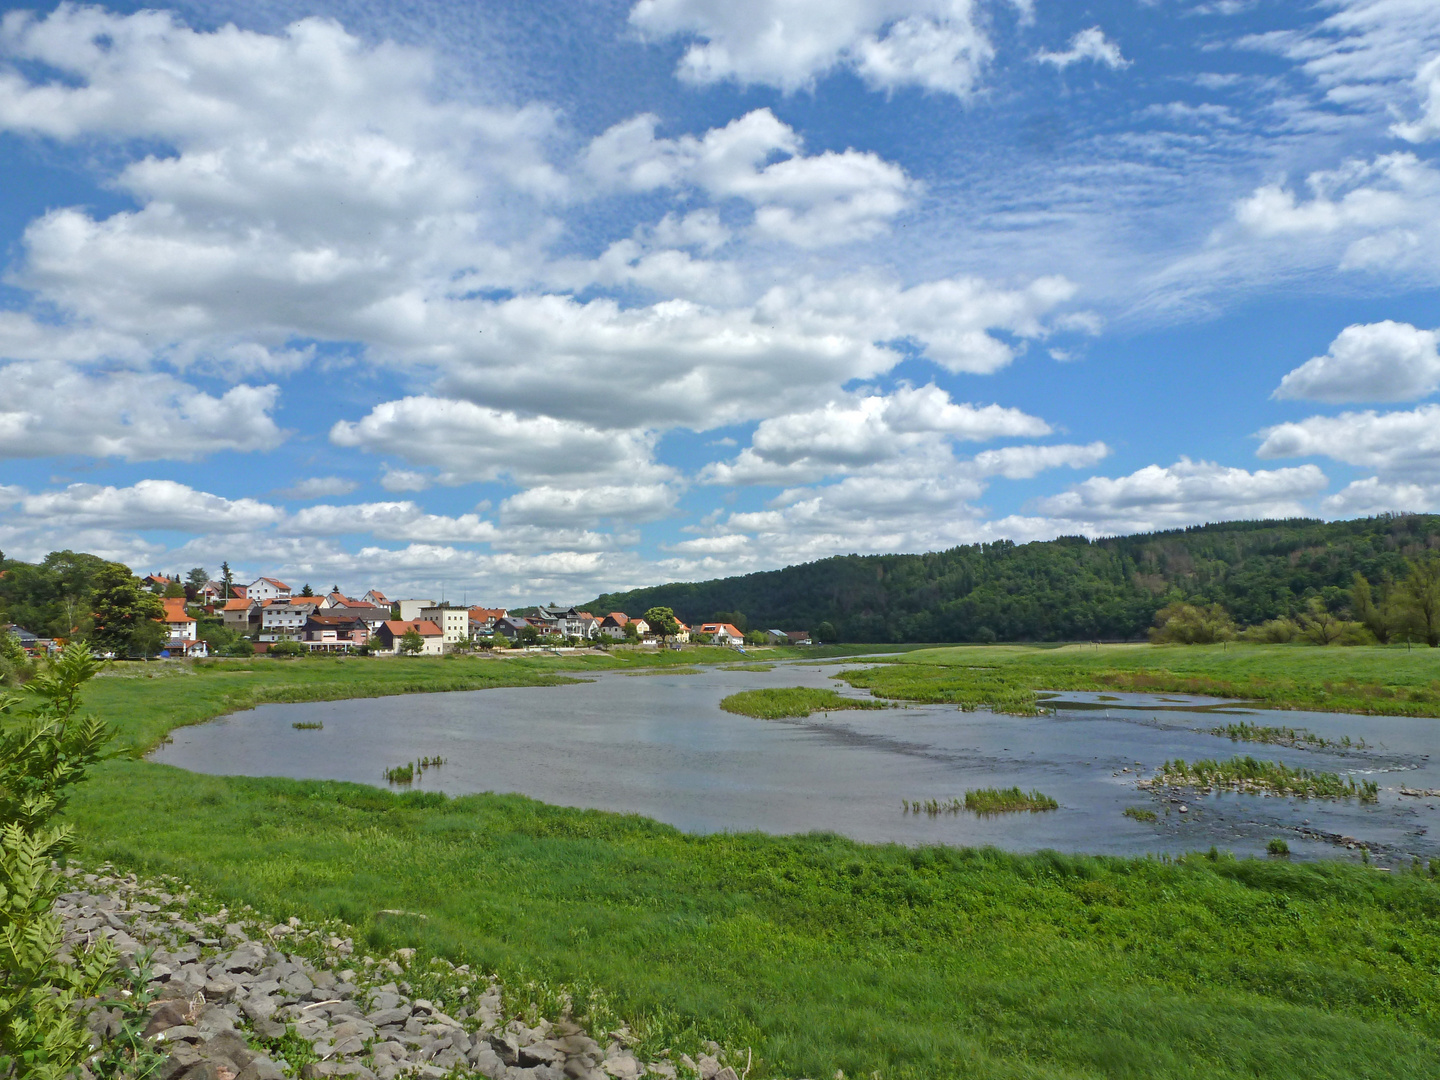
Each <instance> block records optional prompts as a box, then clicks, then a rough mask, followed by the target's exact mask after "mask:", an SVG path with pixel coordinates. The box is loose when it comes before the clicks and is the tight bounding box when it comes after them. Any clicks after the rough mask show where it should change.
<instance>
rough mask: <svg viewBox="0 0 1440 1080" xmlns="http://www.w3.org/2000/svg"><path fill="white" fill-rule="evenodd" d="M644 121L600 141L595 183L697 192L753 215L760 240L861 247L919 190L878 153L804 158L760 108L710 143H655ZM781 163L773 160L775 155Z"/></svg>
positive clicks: (593, 155) (593, 163) (590, 167)
mask: <svg viewBox="0 0 1440 1080" xmlns="http://www.w3.org/2000/svg"><path fill="white" fill-rule="evenodd" d="M658 123H659V120H658V118H657V117H656V116H654V115H653V114H649V113H647V114H644V115H641V116H636V117H633V118H631V119H629V120H625V121H622V122H621V123H619V124H616V125H615V126H613V127H611V128H610V129H609V130H608V131H606V132H604V133H603V134H602V135H600V136H598V137H597V138H596V139H595V140H594V141H593V142H592V143H591V144H590V146H589V147H588V148H587V150H586V152H585V167H586V169H587V171H588V172H589V173H590V174H591V175H592V176H594V177H595V178H596V179H597V180H599V181H601V182H602V183H605V184H607V185H610V186H612V187H617V188H624V189H628V190H631V191H650V190H654V189H656V188H679V187H691V186H693V187H695V188H698V189H700V190H703V191H704V192H706V193H707V194H709V195H710V196H711V197H713V198H717V199H743V200H745V201H746V202H748V203H750V204H751V205H752V206H753V207H754V208H755V222H754V231H755V232H756V233H757V234H759V235H760V236H765V237H774V238H776V239H780V240H784V241H786V242H788V243H792V244H795V245H797V246H799V247H822V246H826V245H830V244H839V243H846V242H849V241H852V240H863V239H867V238H869V237H872V236H874V235H876V234H877V233H879V232H880V231H881V230H883V229H884V228H885V227H886V225H887V224H888V223H889V221H890V220H891V219H892V218H894V217H895V215H897V214H899V213H900V212H901V211H902V210H904V209H905V208H906V207H907V206H909V205H910V203H911V201H912V199H913V197H914V195H915V194H916V193H918V191H919V185H918V184H916V183H915V182H914V181H912V180H911V179H910V178H909V177H907V176H906V175H905V171H904V170H903V169H901V168H900V167H899V166H898V165H894V164H891V163H890V162H887V161H885V160H884V159H883V158H881V157H880V156H879V155H877V154H873V153H868V152H861V151H858V150H845V151H843V152H840V153H836V152H835V151H832V150H827V151H825V152H823V153H820V154H816V155H813V156H809V157H807V156H804V155H803V153H802V141H801V139H800V136H799V135H798V134H797V133H796V132H795V130H794V129H793V128H791V127H790V126H789V125H788V124H785V123H783V122H781V121H780V120H779V119H778V118H777V117H776V116H775V114H774V113H772V112H771V111H770V110H769V109H757V110H755V111H753V112H750V113H746V114H745V115H744V116H742V117H740V118H738V119H736V120H732V121H731V122H730V123H729V124H727V125H726V126H725V127H723V128H713V129H711V130H710V131H708V132H706V133H705V135H704V136H702V137H700V138H696V137H695V136H693V135H682V136H680V137H679V138H677V139H665V138H657V137H656V134H655V128H656V125H657V124H658ZM777 154H778V155H783V156H782V157H781V159H780V160H778V161H777V160H773V159H774V158H775V156H776V155H777Z"/></svg>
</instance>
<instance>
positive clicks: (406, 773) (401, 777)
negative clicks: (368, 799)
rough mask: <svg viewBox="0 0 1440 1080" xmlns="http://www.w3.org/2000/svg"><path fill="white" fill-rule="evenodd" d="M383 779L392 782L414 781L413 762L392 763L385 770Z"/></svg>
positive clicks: (408, 782) (406, 782) (404, 782)
mask: <svg viewBox="0 0 1440 1080" xmlns="http://www.w3.org/2000/svg"><path fill="white" fill-rule="evenodd" d="M385 779H386V780H388V781H390V783H392V784H412V783H414V782H415V763H414V762H413V761H407V762H406V763H405V764H404V765H394V766H391V767H390V768H388V769H386V770H385Z"/></svg>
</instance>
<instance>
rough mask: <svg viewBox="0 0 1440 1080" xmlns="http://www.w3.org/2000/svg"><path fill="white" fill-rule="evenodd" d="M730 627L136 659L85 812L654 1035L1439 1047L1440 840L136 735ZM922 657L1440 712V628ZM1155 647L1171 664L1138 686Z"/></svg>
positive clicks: (793, 1049)
mask: <svg viewBox="0 0 1440 1080" xmlns="http://www.w3.org/2000/svg"><path fill="white" fill-rule="evenodd" d="M856 651H859V650H856ZM866 651H868V650H866ZM716 652H717V653H719V654H723V655H717V656H715V657H713V658H712V657H709V656H708V655H705V654H702V653H701V651H700V650H687V651H685V652H678V653H673V654H671V653H661V654H654V653H650V654H640V653H637V654H635V656H634V657H633V658H627V657H624V655H623V654H621V655H608V656H602V655H600V654H596V655H595V656H594V657H563V658H562V657H550V656H540V655H536V654H527V655H526V656H524V657H515V658H506V659H505V660H491V659H468V658H465V659H456V660H448V659H443V660H442V659H433V660H431V659H413V660H390V661H365V660H359V659H354V660H348V659H336V658H327V659H317V660H306V661H297V662H277V661H273V660H255V661H249V662H243V663H236V664H233V665H229V664H216V665H213V666H201V667H198V668H196V669H191V670H188V672H187V673H184V674H180V673H178V671H179V670H180V669H178V668H177V669H169V668H166V669H161V668H160V665H151V666H150V667H151V668H152V669H153V670H152V672H151V673H153V674H155V677H154V678H146V677H144V674H145V672H144V669H143V666H141V665H134V666H133V668H131V670H138V671H140V672H141V674H140V676H139V677H136V676H134V675H132V674H130V673H129V671H123V672H120V673H117V674H112V675H110V676H107V677H105V678H102V679H99V680H97V681H96V682H95V683H94V684H92V686H91V687H90V688H89V693H88V694H87V705H88V706H89V707H91V708H93V709H95V711H97V712H100V713H101V714H102V715H103V716H104V717H105V718H106V719H107V720H109V721H110V722H111V723H113V724H115V725H116V727H117V730H118V733H119V734H118V738H117V743H116V745H117V748H118V749H120V750H121V751H122V756H120V757H117V758H115V759H113V760H110V761H107V762H105V763H104V764H102V765H101V766H100V767H99V768H97V770H96V771H95V774H94V777H93V780H92V781H91V782H90V783H88V784H86V785H83V786H82V787H81V789H80V790H79V791H78V793H77V796H76V798H75V800H74V802H73V804H72V807H71V810H70V813H69V817H70V819H71V820H72V821H73V822H74V823H75V825H76V826H77V827H78V829H79V832H80V837H81V845H82V854H83V856H84V857H85V858H87V859H101V858H108V859H111V860H113V861H115V862H116V863H117V864H118V865H120V866H123V867H125V868H127V869H132V870H135V871H139V872H142V873H143V872H151V873H155V872H164V873H174V874H176V875H178V876H181V877H183V878H184V879H185V880H187V881H190V882H192V883H193V884H194V885H195V886H196V887H197V888H199V889H201V890H203V891H206V892H208V893H210V894H211V895H213V896H215V897H216V898H218V899H221V900H223V901H226V902H228V903H231V904H234V903H249V904H252V905H254V906H255V907H256V908H258V909H260V910H261V911H262V912H264V913H266V914H267V915H269V916H271V917H273V918H275V919H277V920H279V919H281V918H284V917H286V916H288V915H290V914H298V915H302V916H305V917H307V918H309V917H317V918H318V917H338V918H341V919H344V920H345V921H347V922H349V923H351V924H352V925H353V926H355V927H356V929H357V932H358V933H359V935H360V936H361V938H362V939H364V940H365V941H366V942H367V943H368V945H369V946H370V947H372V948H376V949H383V948H390V947H398V946H414V947H418V948H419V949H420V950H421V951H422V955H423V954H424V953H430V954H434V955H443V956H446V957H449V958H451V959H453V960H454V961H455V962H457V963H458V962H462V961H466V962H470V963H472V964H478V965H481V966H483V967H485V968H488V969H492V970H495V971H497V972H499V973H500V974H501V975H502V976H503V977H505V978H506V979H507V980H509V981H511V982H513V983H515V984H516V985H519V984H521V983H523V982H525V981H527V980H540V981H543V982H544V983H546V984H548V985H549V986H550V987H551V988H552V989H553V988H554V987H557V986H559V985H562V984H563V985H566V986H570V987H574V988H575V989H576V990H577V995H576V1000H580V1001H586V1000H591V995H590V991H591V990H592V989H594V988H599V989H600V990H602V991H603V995H604V1000H605V1001H606V1002H607V1009H609V1010H613V1014H612V1013H611V1012H607V1013H606V1017H609V1016H611V1015H618V1016H621V1017H624V1018H625V1019H626V1020H628V1021H629V1022H631V1023H632V1024H633V1025H635V1027H636V1029H637V1031H638V1032H639V1033H640V1034H641V1035H643V1036H644V1037H645V1039H646V1041H647V1043H648V1044H649V1045H651V1046H653V1047H656V1048H658V1047H659V1046H674V1047H677V1048H684V1047H686V1046H693V1045H694V1042H695V1041H696V1040H698V1039H701V1038H716V1039H718V1040H720V1041H722V1042H723V1043H725V1044H726V1045H727V1046H729V1047H731V1048H735V1049H739V1050H740V1051H742V1053H743V1051H744V1050H745V1049H746V1048H750V1049H751V1050H753V1052H754V1054H755V1056H756V1066H755V1068H754V1069H753V1070H752V1072H751V1074H750V1075H751V1077H752V1078H761V1077H801V1076H808V1077H824V1078H827V1080H828V1078H829V1077H832V1076H834V1075H835V1074H836V1071H837V1070H843V1072H844V1075H845V1076H847V1077H868V1076H872V1075H879V1076H880V1077H883V1078H886V1080H908V1078H916V1080H919V1078H932V1077H933V1078H945V1077H977V1078H992V1077H993V1078H1005V1080H1011V1078H1015V1080H1020V1078H1026V1080H1051V1078H1054V1080H1062V1078H1063V1080H1080V1078H1086V1080H1089V1078H1101V1077H1106V1078H1109V1077H1126V1078H1128V1077H1135V1078H1140V1077H1145V1078H1151V1077H1176V1078H1181V1077H1183V1078H1195V1080H1200V1078H1206V1080H1209V1078H1227V1077H1236V1078H1239V1077H1247V1078H1248V1077H1302V1076H1303V1077H1305V1078H1307V1080H1320V1078H1331V1077H1333V1078H1337V1080H1338V1078H1341V1077H1345V1078H1349V1077H1356V1076H1364V1077H1417V1076H1425V1075H1433V1073H1434V1071H1435V1062H1436V1061H1437V1060H1440V933H1437V931H1436V929H1435V927H1436V926H1437V919H1440V882H1437V881H1436V879H1435V877H1434V875H1433V873H1432V869H1431V868H1420V867H1417V868H1412V869H1409V870H1403V871H1399V872H1394V873H1383V872H1380V871H1377V870H1375V869H1372V868H1368V867H1365V866H1357V865H1342V864H1339V863H1301V864H1291V863H1289V862H1287V861H1284V860H1254V859H1247V860H1235V859H1232V858H1229V857H1227V856H1225V855H1224V854H1223V853H1219V854H1216V855H1214V856H1213V857H1210V856H1205V855H1195V856H1190V857H1187V858H1185V859H1181V860H1174V861H1170V860H1161V859H1116V858H1105V857H1088V856H1064V855H1056V854H1053V853H1041V854H1037V855H1011V854H1006V853H1003V852H998V851H994V850H964V849H952V848H938V847H934V848H919V849H907V848H904V847H900V846H894V845H889V846H874V845H863V844H858V843H854V842H851V841H849V840H845V839H843V838H839V837H836V836H832V835H825V834H813V835H808V836H797V837H772V836H765V835H759V834H744V835H713V836H689V835H685V834H682V833H680V832H677V831H676V830H674V829H672V828H670V827H668V826H664V825H661V824H658V823H656V822H653V821H650V820H647V819H643V818H639V817H630V816H624V815H616V814H607V813H601V812H595V811H583V810H574V809H567V808H562V807H552V806H547V805H544V804H541V803H538V802H535V801H533V800H530V799H526V798H523V797H519V796H492V795H477V796H469V797H465V798H456V799H447V798H445V797H443V796H440V795H437V794H434V793H421V792H416V793H408V794H395V793H391V792H388V791H382V790H379V789H377V788H371V787H366V786H360V785H348V784H340V783H334V782H323V781H313V782H307V781H290V780H281V779H253V778H243V777H212V776H199V775H194V774H190V773H186V772H183V771H181V770H177V769H174V768H170V767H166V766H161V765H156V764H152V763H148V762H144V761H140V760H135V759H134V757H133V755H134V754H135V753H136V752H137V751H139V750H142V749H144V748H146V747H149V746H152V745H154V743H155V742H156V741H157V740H158V739H159V738H161V737H163V734H164V732H165V731H166V730H169V729H170V728H172V727H174V726H177V725H180V724H185V723H194V722H198V721H200V720H203V719H206V718H207V717H209V716H213V715H217V714H219V713H221V712H225V711H230V710H233V709H238V708H245V707H248V706H249V705H251V704H255V703H259V702H268V701H307V700H320V699H326V698H339V697H356V696H372V695H380V694H391V693H407V692H413V691H415V690H457V689H471V688H483V687H484V686H498V685H539V684H544V683H547V682H558V681H564V680H568V679H571V678H575V677H583V676H584V672H585V671H586V670H600V669H627V668H630V667H632V666H633V667H635V668H637V669H638V668H641V667H649V666H655V665H659V664H670V663H674V664H677V665H680V664H684V665H690V664H694V663H697V662H701V663H703V662H708V661H712V660H713V661H721V660H724V661H731V662H733V660H734V654H733V653H731V652H726V651H724V650H716ZM776 653H779V655H781V656H784V655H785V653H783V652H781V651H780V650H776V652H774V653H768V654H765V659H767V660H769V659H773V658H775V656H776ZM800 654H801V655H804V656H806V657H811V658H813V657H814V655H815V654H814V653H813V652H812V651H809V650H802V651H800ZM896 659H897V661H898V662H894V663H885V664H882V665H879V666H877V667H874V668H870V669H867V670H866V671H865V672H863V673H861V675H863V676H864V677H866V678H882V677H883V678H887V679H891V680H892V681H891V682H888V683H885V684H884V692H885V696H891V697H897V698H898V697H901V696H906V695H902V694H899V693H896V691H898V690H901V689H903V690H906V691H908V692H909V693H912V694H914V696H915V697H916V698H917V699H918V700H947V701H953V700H957V698H956V697H955V696H949V697H941V696H927V695H940V694H949V695H956V694H967V693H973V694H976V695H978V696H977V697H975V698H973V699H964V698H961V699H959V700H961V701H962V702H963V701H964V700H975V701H976V702H977V703H978V702H979V701H980V700H981V699H983V697H984V695H986V694H994V693H996V692H997V690H998V689H1005V688H1009V690H1010V691H1013V692H1015V694H1016V697H1015V700H1016V701H1017V702H1019V703H1021V704H1023V703H1024V700H1025V699H1023V698H1022V697H1021V696H1020V692H1021V691H1023V692H1024V693H1029V694H1031V695H1032V696H1031V698H1030V700H1031V701H1032V702H1033V691H1034V690H1036V689H1044V688H1051V689H1056V688H1060V689H1063V688H1067V684H1066V683H1065V682H1063V681H1059V680H1063V679H1070V680H1072V682H1071V683H1069V684H1068V686H1073V687H1075V688H1082V687H1081V685H1080V684H1083V688H1090V689H1105V688H1111V689H1131V688H1149V689H1169V690H1181V689H1186V690H1192V691H1199V692H1208V693H1217V692H1223V693H1227V694H1230V693H1235V691H1236V690H1238V689H1240V688H1242V687H1243V688H1244V689H1245V690H1246V692H1244V693H1235V696H1239V697H1258V696H1259V695H1258V694H1257V691H1259V690H1264V689H1266V688H1272V689H1274V690H1275V694H1276V696H1275V697H1274V698H1263V697H1262V698H1260V699H1261V700H1275V701H1277V703H1278V702H1279V701H1299V700H1301V699H1304V701H1305V705H1304V707H1315V705H1314V704H1313V702H1312V701H1311V700H1310V699H1311V698H1316V697H1318V695H1319V693H1320V692H1322V691H1323V692H1324V693H1325V694H1326V695H1327V697H1326V698H1321V699H1319V700H1322V701H1329V700H1347V701H1348V700H1356V701H1365V702H1370V703H1374V704H1379V705H1389V706H1393V707H1394V708H1395V711H1401V710H1402V709H1403V710H1404V711H1412V710H1413V711H1425V710H1427V709H1428V714H1430V715H1434V714H1435V713H1436V712H1437V711H1440V703H1436V699H1435V698H1434V697H1433V696H1432V697H1429V698H1423V697H1422V696H1417V695H1434V694H1435V689H1436V679H1437V676H1440V651H1435V650H1424V651H1421V650H1417V651H1416V652H1415V653H1414V654H1406V653H1405V652H1403V651H1398V650H1381V649H1369V650H1367V649H1344V650H1341V649H1318V648H1309V649H1306V648H1286V647H1276V648H1264V647H1248V648H1246V649H1244V650H1240V649H1235V648H1233V647H1232V649H1230V650H1229V651H1228V652H1225V651H1222V650H1219V649H1216V650H1214V651H1213V652H1212V651H1210V650H1208V649H1205V648H1194V649H1169V648H1152V647H1143V648H1136V649H1127V648H1108V649H1107V648H1102V649H1100V650H1094V649H1089V650H1086V649H1081V648H1065V649H1020V648H1013V649H1008V650H1007V649H1002V648H954V649H935V650H925V651H922V652H918V653H907V654H905V655H904V656H901V657H898V658H896ZM161 670H164V671H165V672H166V673H165V674H160V673H158V672H159V671H161ZM172 670H174V671H176V672H177V673H170V672H171V671H172ZM861 675H851V676H850V678H851V679H852V680H858V679H860V678H861ZM1125 678H1129V679H1132V680H1136V681H1137V683H1138V682H1140V681H1145V680H1148V681H1149V682H1151V683H1162V684H1164V685H1152V686H1140V685H1117V682H1120V681H1123V680H1124V679H1125ZM967 680H968V682H967ZM1196 680H1200V681H1203V682H1204V687H1205V688H1204V689H1201V687H1200V686H1198V685H1194V683H1195V681H1196ZM1367 680H1368V681H1367ZM1179 682H1186V683H1187V685H1185V686H1180V685H1174V684H1175V683H1179ZM1222 682H1223V683H1224V684H1225V686H1226V687H1229V688H1230V689H1224V690H1221V689H1220V687H1219V684H1220V683H1222ZM976 684H980V685H979V686H978V689H977V688H976ZM857 685H858V682H857ZM967 687H968V688H967ZM1326 687H1344V688H1345V692H1344V693H1343V694H1340V693H1336V694H1335V697H1334V698H1330V697H1328V695H1330V694H1332V693H1333V691H1332V690H1328V689H1326ZM1382 690H1383V691H1387V692H1388V693H1381V692H1379V691H1382ZM1286 695H1288V696H1286ZM1307 695H1308V697H1307ZM1330 707H1336V706H1334V705H1331V706H1330ZM1368 711H1378V709H1371V710H1368ZM385 911H405V912H411V913H415V915H414V916H408V917H399V918H397V917H394V916H390V915H383V914H382V912H385ZM418 916H424V918H423V919H422V918H419V917H418ZM597 1022H599V1020H598V1019H597ZM606 1022H608V1020H607V1021H606Z"/></svg>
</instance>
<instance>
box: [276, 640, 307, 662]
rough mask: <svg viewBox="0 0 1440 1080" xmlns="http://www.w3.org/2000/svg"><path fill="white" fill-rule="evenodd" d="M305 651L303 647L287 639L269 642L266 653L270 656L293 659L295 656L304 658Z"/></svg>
mask: <svg viewBox="0 0 1440 1080" xmlns="http://www.w3.org/2000/svg"><path fill="white" fill-rule="evenodd" d="M306 651H307V650H306V648H305V646H304V645H302V644H300V642H298V641H290V640H288V639H287V640H285V641H274V642H271V643H270V648H269V650H268V653H269V655H270V656H281V657H290V658H294V657H297V656H304V655H305V653H306Z"/></svg>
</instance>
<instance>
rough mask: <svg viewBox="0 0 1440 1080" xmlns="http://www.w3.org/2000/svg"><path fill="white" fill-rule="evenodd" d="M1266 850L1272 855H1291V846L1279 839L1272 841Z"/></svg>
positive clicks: (1266, 846)
mask: <svg viewBox="0 0 1440 1080" xmlns="http://www.w3.org/2000/svg"><path fill="white" fill-rule="evenodd" d="M1265 850H1266V851H1268V852H1269V853H1270V854H1271V855H1277V856H1283V855H1289V854H1290V845H1289V844H1287V843H1286V842H1285V841H1284V840H1281V839H1280V838H1279V837H1276V838H1275V839H1274V840H1271V841H1270V842H1269V843H1268V844H1266V845H1265Z"/></svg>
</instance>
